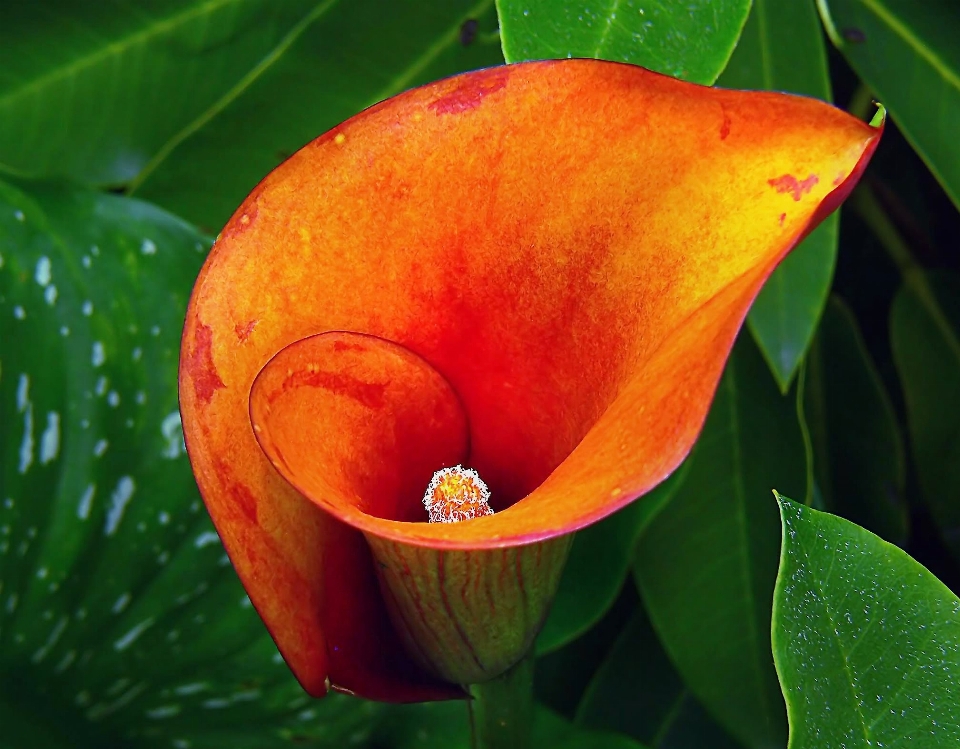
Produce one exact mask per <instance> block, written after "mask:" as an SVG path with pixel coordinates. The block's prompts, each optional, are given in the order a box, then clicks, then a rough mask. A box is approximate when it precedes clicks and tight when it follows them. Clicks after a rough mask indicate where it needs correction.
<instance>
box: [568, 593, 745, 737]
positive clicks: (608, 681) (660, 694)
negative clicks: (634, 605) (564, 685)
mask: <svg viewBox="0 0 960 749" xmlns="http://www.w3.org/2000/svg"><path fill="white" fill-rule="evenodd" d="M577 723H578V724H581V725H584V726H588V727H590V728H595V729H606V730H612V731H617V732H620V733H624V734H627V735H629V736H633V737H634V738H636V739H637V740H638V741H643V742H645V743H646V744H648V745H649V746H650V747H652V748H653V749H688V748H689V747H710V749H736V748H737V747H738V746H739V744H737V743H736V742H735V741H734V740H733V739H731V738H730V736H729V735H728V734H727V733H725V732H724V731H723V729H721V728H720V727H719V726H718V725H717V724H716V723H714V722H713V721H712V720H711V719H710V716H709V715H707V714H706V712H705V711H704V709H703V708H702V707H701V706H700V703H699V702H697V700H696V698H695V697H694V696H693V695H692V694H691V692H690V690H689V689H687V687H686V686H685V685H684V683H683V679H681V677H680V674H678V673H677V672H676V670H675V669H674V668H673V666H672V665H671V663H670V659H669V658H668V657H667V654H666V653H665V652H664V650H663V648H662V647H661V646H660V643H659V642H658V641H657V635H656V632H654V630H653V626H652V625H651V624H650V619H649V618H648V617H647V615H646V613H645V612H644V611H643V610H642V609H640V610H638V611H637V613H636V614H635V615H634V617H633V619H631V620H630V622H629V623H628V624H627V626H626V627H624V629H623V631H622V632H621V633H620V636H619V637H618V638H617V641H616V642H615V643H614V645H613V648H611V650H610V653H609V654H608V655H607V657H606V659H605V660H604V662H603V664H602V665H601V666H600V668H599V669H597V672H596V673H595V674H594V676H593V679H592V680H591V682H590V684H589V686H588V687H587V690H586V692H585V693H584V695H583V699H582V700H581V701H580V705H579V707H578V708H577Z"/></svg>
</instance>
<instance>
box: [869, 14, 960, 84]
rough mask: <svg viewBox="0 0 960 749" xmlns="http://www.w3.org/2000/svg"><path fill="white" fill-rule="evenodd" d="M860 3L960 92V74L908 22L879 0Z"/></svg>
mask: <svg viewBox="0 0 960 749" xmlns="http://www.w3.org/2000/svg"><path fill="white" fill-rule="evenodd" d="M860 3H861V4H862V5H863V7H864V8H866V9H867V10H868V11H870V12H871V13H873V15H875V16H876V17H877V19H879V20H880V21H881V22H882V23H883V24H885V25H886V26H887V27H888V28H889V29H890V30H891V31H892V32H893V33H894V34H896V35H897V36H899V37H900V38H901V39H902V40H903V41H905V42H906V43H907V45H909V46H910V48H911V49H913V51H914V52H916V53H917V55H918V56H919V57H921V58H922V59H924V60H925V61H926V62H927V63H929V65H930V66H931V67H932V68H933V69H934V70H936V71H937V73H939V74H940V76H941V77H942V78H943V79H944V81H946V82H947V83H948V84H950V85H951V86H952V87H953V88H954V89H955V90H956V92H957V93H960V74H958V73H956V72H954V71H953V70H952V69H951V68H950V66H949V65H947V64H946V63H945V62H944V61H943V60H942V59H941V58H940V56H939V55H937V54H936V53H935V52H934V51H933V50H932V49H930V47H928V46H926V45H925V44H924V43H923V42H922V41H921V40H920V38H919V37H918V36H917V35H916V34H915V33H914V31H913V29H911V28H910V27H909V26H908V25H907V24H906V23H904V22H903V21H901V20H900V19H899V18H897V17H896V16H895V15H894V14H893V13H892V12H891V11H890V10H889V9H888V8H886V7H885V6H884V5H883V4H882V3H880V2H878V0H860Z"/></svg>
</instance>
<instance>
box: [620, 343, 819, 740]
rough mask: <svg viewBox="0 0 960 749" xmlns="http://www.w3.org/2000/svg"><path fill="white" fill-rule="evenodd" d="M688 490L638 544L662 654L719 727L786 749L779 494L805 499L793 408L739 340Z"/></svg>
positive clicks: (637, 568) (638, 569) (640, 572)
mask: <svg viewBox="0 0 960 749" xmlns="http://www.w3.org/2000/svg"><path fill="white" fill-rule="evenodd" d="M688 460H689V461H690V463H691V465H690V467H689V469H688V473H687V476H686V479H685V481H684V483H683V486H682V487H681V488H680V490H679V491H678V492H677V493H676V495H675V496H674V498H673V499H672V500H671V501H670V503H669V504H668V505H667V506H666V507H665V508H664V509H663V510H662V511H661V512H660V514H659V515H658V516H657V517H656V518H655V519H654V521H653V522H652V523H651V524H650V525H649V526H648V528H647V530H646V531H645V532H644V534H643V535H642V536H641V538H640V541H639V543H638V544H637V553H636V557H635V565H634V572H635V574H636V578H637V581H638V583H639V585H640V590H641V593H642V594H643V600H644V602H645V604H646V607H647V611H648V612H649V614H650V618H651V620H652V621H653V625H654V627H655V628H656V630H657V632H658V633H659V635H660V640H661V642H662V643H663V646H664V649H665V650H666V651H667V653H668V654H669V655H670V659H671V660H672V661H673V663H674V665H675V666H676V668H677V670H678V671H679V672H680V674H681V675H682V676H683V679H684V681H685V682H686V684H687V685H688V687H689V688H690V690H691V691H692V692H693V693H694V694H695V695H696V696H697V697H698V699H700V701H701V702H702V703H703V705H704V707H706V708H707V710H709V711H710V713H711V714H712V715H713V717H714V718H715V719H716V720H717V722H718V723H720V724H721V725H723V726H724V727H725V728H726V729H727V730H728V731H729V732H730V733H731V734H732V735H734V736H736V737H737V738H738V739H739V740H740V741H742V742H743V743H745V744H746V745H747V746H750V747H768V746H771V747H772V746H783V744H784V742H785V740H786V715H785V712H784V708H783V700H782V699H781V696H780V688H779V686H778V684H777V677H776V674H775V673H774V669H773V663H772V660H771V658H770V610H771V605H772V600H773V585H774V580H775V578H776V574H777V549H778V541H779V538H778V533H777V512H776V507H775V505H774V503H773V502H772V501H771V499H770V490H771V488H772V487H775V486H792V487H794V489H795V490H796V491H797V492H798V493H800V494H803V492H804V487H805V483H806V462H805V454H804V447H803V442H802V438H801V434H800V428H799V426H798V423H797V419H796V415H795V409H794V401H793V399H792V398H785V397H783V396H781V395H780V393H779V391H778V389H777V387H776V384H775V383H774V382H773V379H772V378H771V376H770V372H769V370H768V368H767V366H766V365H765V364H764V362H763V359H762V357H761V356H760V353H759V352H758V351H757V348H756V346H755V344H754V343H753V340H752V339H751V338H750V336H748V335H741V336H740V339H739V340H738V342H737V345H736V347H735V348H734V353H733V356H732V357H731V359H730V362H729V363H728V365H727V370H726V372H725V374H724V376H723V379H722V380H721V382H720V387H719V389H718V390H717V395H716V399H715V400H714V403H713V407H712V408H711V410H710V414H709V416H708V417H707V422H706V424H705V426H704V430H703V434H702V435H701V436H700V439H699V441H698V442H697V445H696V447H695V448H694V450H693V453H692V454H691V456H690V458H689V459H688Z"/></svg>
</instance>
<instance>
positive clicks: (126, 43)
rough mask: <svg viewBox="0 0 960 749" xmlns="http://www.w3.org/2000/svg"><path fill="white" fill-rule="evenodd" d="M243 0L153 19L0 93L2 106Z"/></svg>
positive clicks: (210, 2)
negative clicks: (118, 38)
mask: <svg viewBox="0 0 960 749" xmlns="http://www.w3.org/2000/svg"><path fill="white" fill-rule="evenodd" d="M244 2H248V0H206V2H202V3H200V4H199V5H195V6H193V7H191V8H188V9H186V10H185V11H182V12H180V13H175V14H174V15H172V16H168V17H166V18H161V19H158V20H154V21H153V22H151V23H148V24H147V25H146V26H144V27H143V28H141V29H140V30H139V31H136V32H134V33H133V34H130V35H129V36H126V37H124V38H123V39H120V40H115V41H111V42H110V43H108V44H106V45H104V46H102V47H98V48H96V49H94V50H93V51H92V52H89V53H87V54H85V55H81V56H80V57H78V58H76V59H74V60H72V61H70V62H69V63H67V64H66V65H61V66H59V67H55V68H52V69H50V70H48V71H47V72H45V73H43V74H42V75H40V76H38V77H36V78H33V79H31V80H29V81H27V82H26V84H25V85H22V86H19V87H16V88H13V89H11V90H8V91H6V92H5V93H3V94H0V107H5V106H7V105H8V104H9V103H10V102H11V101H15V100H16V99H19V98H21V97H23V96H27V95H29V94H33V93H35V92H36V91H37V90H39V89H42V88H43V87H45V86H48V85H51V84H53V83H54V82H56V81H60V80H63V79H66V78H69V77H72V76H75V75H76V74H77V73H79V72H80V71H81V70H83V69H84V68H89V67H92V66H93V65H96V64H97V63H99V62H101V61H104V60H107V59H109V58H110V57H111V56H116V57H119V56H120V55H122V54H124V53H125V52H127V51H128V50H130V49H132V48H133V47H135V46H139V45H144V44H147V43H149V42H150V41H152V40H153V39H155V38H156V37H158V36H162V35H163V34H166V33H168V32H170V31H173V30H174V29H176V28H178V27H180V26H183V25H185V24H187V23H189V22H192V21H193V20H194V19H196V18H198V17H202V16H204V15H208V14H210V13H213V12H215V11H217V10H219V9H220V8H222V7H225V6H227V5H231V4H237V3H244Z"/></svg>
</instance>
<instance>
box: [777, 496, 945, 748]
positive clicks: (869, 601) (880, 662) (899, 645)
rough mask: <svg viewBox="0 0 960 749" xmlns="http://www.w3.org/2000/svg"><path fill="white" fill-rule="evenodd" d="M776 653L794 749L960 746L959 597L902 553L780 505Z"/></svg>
mask: <svg viewBox="0 0 960 749" xmlns="http://www.w3.org/2000/svg"><path fill="white" fill-rule="evenodd" d="M780 514H781V517H782V521H783V551H782V554H781V557H780V574H779V576H778V577H777V590H776V595H775V599H774V615H773V655H774V658H775V659H776V663H777V671H778V672H779V674H780V679H781V682H782V684H783V690H784V695H785V696H786V700H787V710H788V713H789V716H790V747H791V749H807V747H811V748H812V747H817V749H841V748H842V749H861V748H862V749H867V748H868V747H870V748H871V749H872V748H873V747H881V746H884V747H893V746H916V747H923V748H924V749H937V748H939V747H943V749H948V748H949V749H953V748H954V747H956V746H958V745H960V722H958V721H957V715H960V693H958V691H957V677H956V674H957V672H958V670H960V600H958V599H957V597H956V596H955V595H954V594H953V593H951V592H950V591H949V590H948V589H947V587H946V586H945V585H944V584H943V583H941V582H940V581H939V580H937V578H935V577H934V576H933V575H932V574H930V572H928V571H927V570H926V569H924V568H923V567H922V566H921V565H920V564H918V563H917V562H915V561H914V560H913V559H911V558H910V557H909V556H907V555H906V554H905V553H904V552H903V551H901V550H900V549H899V548H897V547H896V546H893V545H892V544H889V543H887V542H886V541H883V540H881V539H880V538H878V537H877V536H874V535H873V534H872V533H869V532H868V531H865V530H864V529H863V528H859V527H858V526H856V525H854V524H853V523H851V522H849V521H847V520H843V519H841V518H838V517H834V516H833V515H828V514H826V513H822V512H818V511H817V510H813V509H810V508H807V507H803V506H802V505H799V504H795V503H793V502H791V501H789V500H787V499H785V498H782V497H781V498H780Z"/></svg>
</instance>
